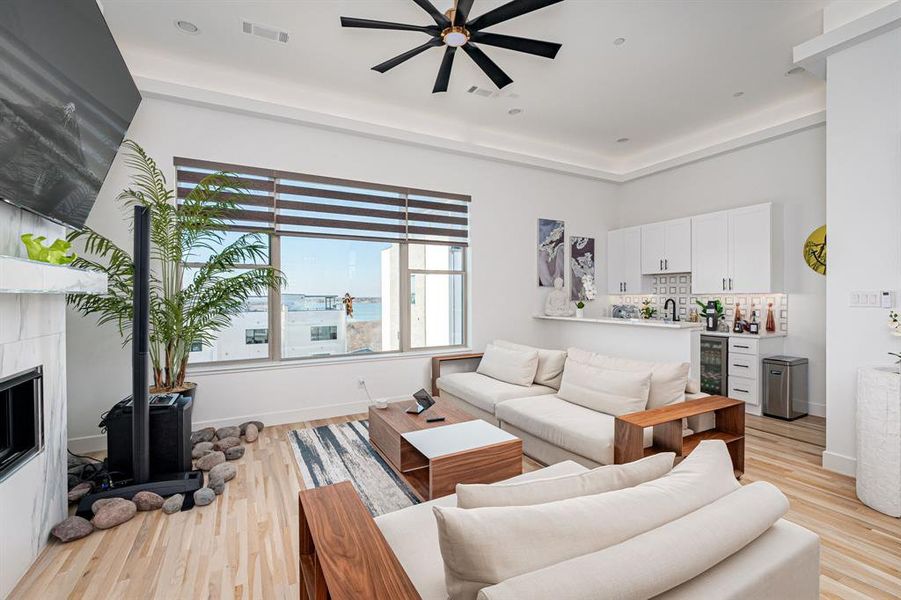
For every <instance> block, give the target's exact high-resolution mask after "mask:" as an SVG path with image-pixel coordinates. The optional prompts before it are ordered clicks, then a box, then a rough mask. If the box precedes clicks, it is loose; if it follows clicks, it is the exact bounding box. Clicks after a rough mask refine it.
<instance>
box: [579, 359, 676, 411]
mask: <svg viewBox="0 0 901 600" xmlns="http://www.w3.org/2000/svg"><path fill="white" fill-rule="evenodd" d="M566 356H567V359H570V358H571V359H573V360H575V361H578V362H581V363H585V364H590V365H594V366H597V367H601V368H603V369H615V370H618V371H639V372H643V371H648V370H649V371H650V372H651V389H650V390H649V393H648V404H647V408H658V407H661V406H666V405H668V404H673V403H674V402H682V401H683V400H684V399H685V391H686V388H687V387H688V386H689V381H688V372H689V370H690V369H691V365H690V364H689V363H685V362H682V363H680V362H646V361H643V360H632V359H628V358H620V357H618V356H607V355H606V354H597V353H595V352H588V351H586V350H580V349H578V348H570V349H569V350H567V354H566Z"/></svg>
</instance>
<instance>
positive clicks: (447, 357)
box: [432, 352, 483, 396]
mask: <svg viewBox="0 0 901 600" xmlns="http://www.w3.org/2000/svg"><path fill="white" fill-rule="evenodd" d="M482 355H483V353H482V352H466V353H458V354H439V355H437V356H433V357H432V395H433V396H437V395H438V385H437V383H436V382H437V381H438V378H439V377H440V376H441V363H443V362H449V361H455V360H472V359H475V358H482Z"/></svg>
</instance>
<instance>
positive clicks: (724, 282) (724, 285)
mask: <svg viewBox="0 0 901 600" xmlns="http://www.w3.org/2000/svg"><path fill="white" fill-rule="evenodd" d="M725 289H726V278H725V277H723V290H725Z"/></svg>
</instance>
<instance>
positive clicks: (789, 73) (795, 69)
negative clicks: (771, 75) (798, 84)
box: [785, 67, 805, 77]
mask: <svg viewBox="0 0 901 600" xmlns="http://www.w3.org/2000/svg"><path fill="white" fill-rule="evenodd" d="M804 70H805V69H804V67H792V68H791V69H789V70H788V71H786V72H785V76H786V77H790V76H792V75H799V74H800V73H803V72H804Z"/></svg>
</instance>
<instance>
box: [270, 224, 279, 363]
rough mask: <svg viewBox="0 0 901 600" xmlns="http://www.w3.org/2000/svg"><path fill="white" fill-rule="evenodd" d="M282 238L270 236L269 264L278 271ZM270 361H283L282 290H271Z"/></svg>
mask: <svg viewBox="0 0 901 600" xmlns="http://www.w3.org/2000/svg"><path fill="white" fill-rule="evenodd" d="M281 250H282V245H281V237H280V236H278V235H275V234H273V235H271V236H269V264H270V265H271V266H272V267H273V268H275V269H278V270H281V268H282V252H281ZM269 359H270V360H274V361H279V360H281V359H282V289H281V287H277V288H276V289H274V290H269Z"/></svg>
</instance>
